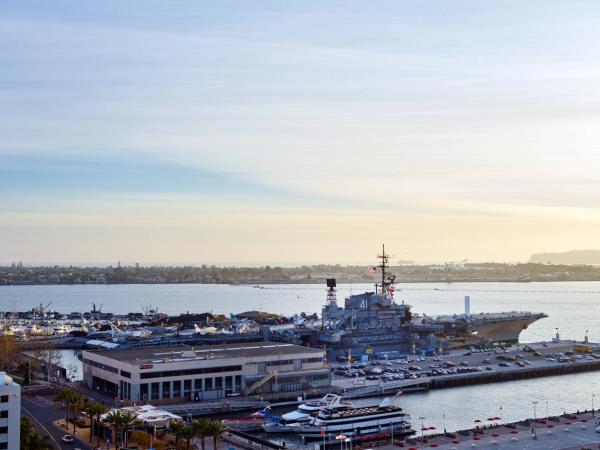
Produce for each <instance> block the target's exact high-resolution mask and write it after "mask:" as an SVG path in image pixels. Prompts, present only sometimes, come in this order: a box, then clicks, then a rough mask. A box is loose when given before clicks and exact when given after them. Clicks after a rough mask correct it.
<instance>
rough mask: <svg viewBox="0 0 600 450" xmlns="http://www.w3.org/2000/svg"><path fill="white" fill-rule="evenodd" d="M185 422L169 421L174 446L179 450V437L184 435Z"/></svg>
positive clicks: (181, 437)
mask: <svg viewBox="0 0 600 450" xmlns="http://www.w3.org/2000/svg"><path fill="white" fill-rule="evenodd" d="M185 428H186V426H185V424H183V423H181V422H175V421H173V422H171V424H170V425H169V431H170V432H171V434H172V435H173V436H174V437H175V448H177V450H179V445H180V444H181V439H183V437H184V435H185Z"/></svg>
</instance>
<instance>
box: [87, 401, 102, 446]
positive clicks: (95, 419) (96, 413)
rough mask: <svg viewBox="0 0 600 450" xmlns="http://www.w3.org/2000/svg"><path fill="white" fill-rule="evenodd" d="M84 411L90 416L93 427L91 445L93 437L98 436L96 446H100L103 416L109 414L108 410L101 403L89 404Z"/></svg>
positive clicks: (91, 428) (91, 429)
mask: <svg viewBox="0 0 600 450" xmlns="http://www.w3.org/2000/svg"><path fill="white" fill-rule="evenodd" d="M84 411H85V412H86V413H87V414H88V415H89V416H90V420H91V427H90V444H91V443H92V436H93V435H94V434H95V435H96V445H97V446H98V447H99V446H100V436H99V433H98V432H99V429H100V419H101V417H102V415H103V414H106V413H107V412H108V408H107V407H106V406H104V405H103V404H102V403H100V402H88V403H87V404H86V405H85V408H84Z"/></svg>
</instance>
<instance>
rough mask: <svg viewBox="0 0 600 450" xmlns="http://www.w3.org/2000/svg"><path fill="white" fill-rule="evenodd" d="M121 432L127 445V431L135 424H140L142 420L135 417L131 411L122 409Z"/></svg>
mask: <svg viewBox="0 0 600 450" xmlns="http://www.w3.org/2000/svg"><path fill="white" fill-rule="evenodd" d="M122 418H123V423H122V427H123V434H124V435H125V446H127V438H128V436H127V432H128V431H129V430H131V429H132V428H134V427H135V426H136V425H138V424H140V423H141V422H142V421H141V420H139V419H138V418H137V416H136V415H135V414H134V413H132V412H131V411H123V413H122Z"/></svg>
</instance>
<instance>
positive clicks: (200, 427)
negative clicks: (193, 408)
mask: <svg viewBox="0 0 600 450" xmlns="http://www.w3.org/2000/svg"><path fill="white" fill-rule="evenodd" d="M211 426H212V422H211V420H210V419H207V418H206V417H204V418H202V419H200V420H194V421H193V422H192V427H193V430H194V435H195V437H198V438H200V446H201V447H202V450H205V449H206V438H207V437H208V436H210V433H211Z"/></svg>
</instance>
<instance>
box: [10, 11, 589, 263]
mask: <svg viewBox="0 0 600 450" xmlns="http://www.w3.org/2000/svg"><path fill="white" fill-rule="evenodd" d="M599 14H600V5H599V4H598V3H597V2H593V1H575V2H568V3H567V2H559V1H531V2H526V3H524V2H518V1H490V2H479V1H456V2H442V1H431V2H421V1H402V2H392V1H390V2H385V1H381V2H369V3H365V2H333V1H332V2H263V1H256V2H241V1H238V2H233V1H230V2H228V1H218V2H210V1H208V2H192V1H189V2H158V1H156V2H152V1H112V2H111V1H105V2H73V1H70V2H61V1H53V2H43V1H35V2H34V1H12V2H11V1H9V2H3V3H2V4H1V5H0V58H1V60H0V61H1V67H2V70H1V71H0V136H2V139H0V157H1V158H2V165H1V166H0V193H1V194H2V197H3V208H2V209H1V210H0V261H5V262H10V261H13V260H18V259H22V260H24V261H29V262H32V263H33V262H55V261H56V262H71V261H75V262H85V261H89V262H98V261H101V262H103V261H115V260H123V261H141V262H145V261H148V262H150V261H162V262H198V263H202V262H215V263H261V262H271V263H272V262H281V263H294V262H320V261H325V262H341V263H344V262H368V260H369V258H370V257H371V256H372V254H374V253H375V252H376V248H378V247H379V245H380V243H381V242H382V241H385V242H387V244H388V246H389V247H390V248H392V249H394V250H395V253H396V254H397V255H398V256H399V257H400V258H401V259H414V260H419V261H434V260H435V261H439V260H450V259H464V258H471V259H475V260H490V259H495V260H517V259H520V260H523V259H527V258H528V256H529V254H530V253H532V252H538V251H545V250H568V249H571V248H597V247H599V246H600V243H599V242H598V238H597V236H598V235H600V233H599V232H600V214H599V211H598V207H599V206H600V205H599V200H598V199H600V183H599V182H600V171H599V169H600V148H599V144H600V106H599V105H600V101H599V100H600V92H599V88H598V79H600V30H599V29H598V27H597V23H598V19H599V17H600V16H599Z"/></svg>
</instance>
